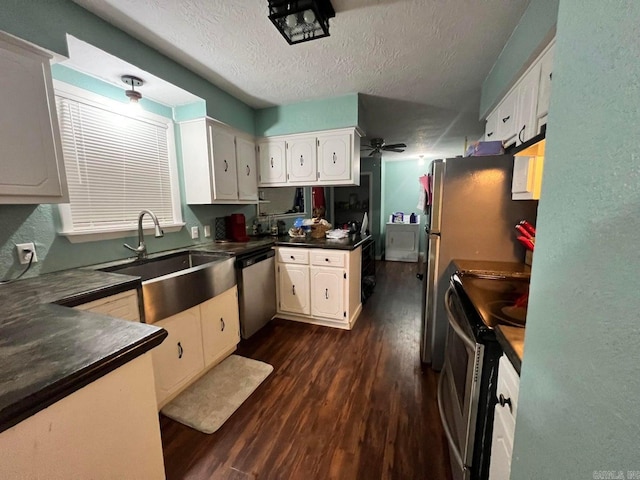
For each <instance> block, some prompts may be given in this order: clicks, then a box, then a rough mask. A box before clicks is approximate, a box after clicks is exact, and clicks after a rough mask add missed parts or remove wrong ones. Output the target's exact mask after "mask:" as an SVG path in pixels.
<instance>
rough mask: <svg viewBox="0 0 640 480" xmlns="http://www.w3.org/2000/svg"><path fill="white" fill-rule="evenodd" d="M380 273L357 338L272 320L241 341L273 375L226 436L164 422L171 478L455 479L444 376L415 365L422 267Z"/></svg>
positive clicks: (396, 266) (389, 267) (390, 266)
mask: <svg viewBox="0 0 640 480" xmlns="http://www.w3.org/2000/svg"><path fill="white" fill-rule="evenodd" d="M377 268H378V285H376V289H375V292H374V294H373V296H372V297H371V298H370V299H369V301H368V302H367V304H366V305H365V306H364V308H363V311H362V314H361V316H360V318H359V319H358V322H357V323H356V325H355V327H354V329H353V330H351V331H343V330H336V329H331V328H327V327H320V326H315V325H307V324H302V323H296V322H290V321H286V320H279V319H276V320H274V321H272V322H270V323H269V324H268V325H267V326H266V327H265V328H264V329H262V330H261V331H260V332H258V333H257V334H256V335H254V336H253V337H252V338H251V339H249V340H247V341H243V342H242V343H241V345H240V346H239V349H238V352H237V353H238V354H240V355H243V356H246V357H250V358H254V359H257V360H261V361H264V362H267V363H270V364H271V365H273V367H274V372H273V373H272V374H271V375H270V376H269V377H268V378H267V380H265V382H264V383H263V384H262V385H261V386H260V387H259V388H258V389H257V390H256V391H255V392H254V393H253V394H252V395H251V397H249V399H247V401H246V402H245V403H244V404H243V405H242V406H240V408H239V409H238V410H237V411H236V412H235V413H234V414H233V415H232V416H231V418H230V419H229V420H228V421H227V422H226V423H225V424H224V425H223V426H222V428H220V430H218V431H217V432H215V433H214V434H212V435H205V434H203V433H200V432H197V431H195V430H193V429H191V428H189V427H186V426H184V425H181V424H179V423H177V422H174V421H173V420H170V419H168V418H166V417H164V416H161V419H160V423H161V430H162V441H163V447H164V457H165V467H166V473H167V478H168V479H169V480H178V479H218V478H220V479H237V480H270V479H301V480H316V479H322V480H324V479H336V480H356V479H358V480H359V479H367V480H369V479H390V480H396V479H398V480H404V479H411V480H413V479H420V480H422V479H424V480H431V479H433V480H448V479H450V478H451V473H450V469H449V459H448V453H447V447H446V440H445V438H444V434H443V431H442V426H441V424H440V419H439V415H438V409H437V402H436V385H437V373H435V372H433V371H432V370H431V369H430V368H428V367H423V366H422V365H421V363H420V360H419V343H418V342H419V338H418V336H419V332H420V324H419V322H420V302H421V291H420V289H421V288H422V283H421V282H418V281H417V280H416V279H415V274H416V273H417V272H416V269H417V267H416V265H415V264H406V263H395V262H386V263H385V262H381V263H379V264H378V266H377Z"/></svg>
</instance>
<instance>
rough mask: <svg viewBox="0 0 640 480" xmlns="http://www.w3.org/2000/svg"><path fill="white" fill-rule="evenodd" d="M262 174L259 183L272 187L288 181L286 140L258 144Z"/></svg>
mask: <svg viewBox="0 0 640 480" xmlns="http://www.w3.org/2000/svg"><path fill="white" fill-rule="evenodd" d="M258 159H259V163H260V173H259V177H258V183H259V184H260V185H266V186H270V185H272V184H284V183H286V181H287V168H286V158H285V141H284V140H264V141H261V142H259V143H258Z"/></svg>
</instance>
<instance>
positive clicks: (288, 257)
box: [276, 247, 362, 329]
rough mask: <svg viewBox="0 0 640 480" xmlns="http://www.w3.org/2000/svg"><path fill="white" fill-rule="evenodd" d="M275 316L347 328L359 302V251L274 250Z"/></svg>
mask: <svg viewBox="0 0 640 480" xmlns="http://www.w3.org/2000/svg"><path fill="white" fill-rule="evenodd" d="M276 261H277V264H276V276H277V287H278V288H277V295H278V304H277V305H278V308H277V311H278V316H279V317H281V318H285V319H289V320H296V321H301V322H307V323H314V324H318V325H325V326H329V327H337V328H343V329H350V328H351V327H352V326H353V324H354V323H355V321H356V319H357V318H358V315H359V314H360V311H361V310H362V303H361V288H360V278H361V262H362V248H360V247H358V248H356V249H355V250H352V251H345V250H337V249H336V250H333V249H323V248H310V249H309V248H300V247H296V248H288V247H277V252H276Z"/></svg>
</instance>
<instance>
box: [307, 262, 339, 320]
mask: <svg viewBox="0 0 640 480" xmlns="http://www.w3.org/2000/svg"><path fill="white" fill-rule="evenodd" d="M345 276H346V272H345V270H343V269H342V268H331V267H312V268H311V315H313V316H314V317H326V318H335V319H338V320H345V319H346V317H347V313H346V312H347V309H346V308H345V304H344V300H345V284H346V282H347V280H346V279H345Z"/></svg>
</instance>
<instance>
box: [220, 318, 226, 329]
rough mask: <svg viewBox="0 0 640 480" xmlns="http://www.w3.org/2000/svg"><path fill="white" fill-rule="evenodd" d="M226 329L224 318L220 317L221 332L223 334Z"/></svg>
mask: <svg viewBox="0 0 640 480" xmlns="http://www.w3.org/2000/svg"><path fill="white" fill-rule="evenodd" d="M224 327H225V325H224V318H222V317H220V331H221V332H224Z"/></svg>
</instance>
